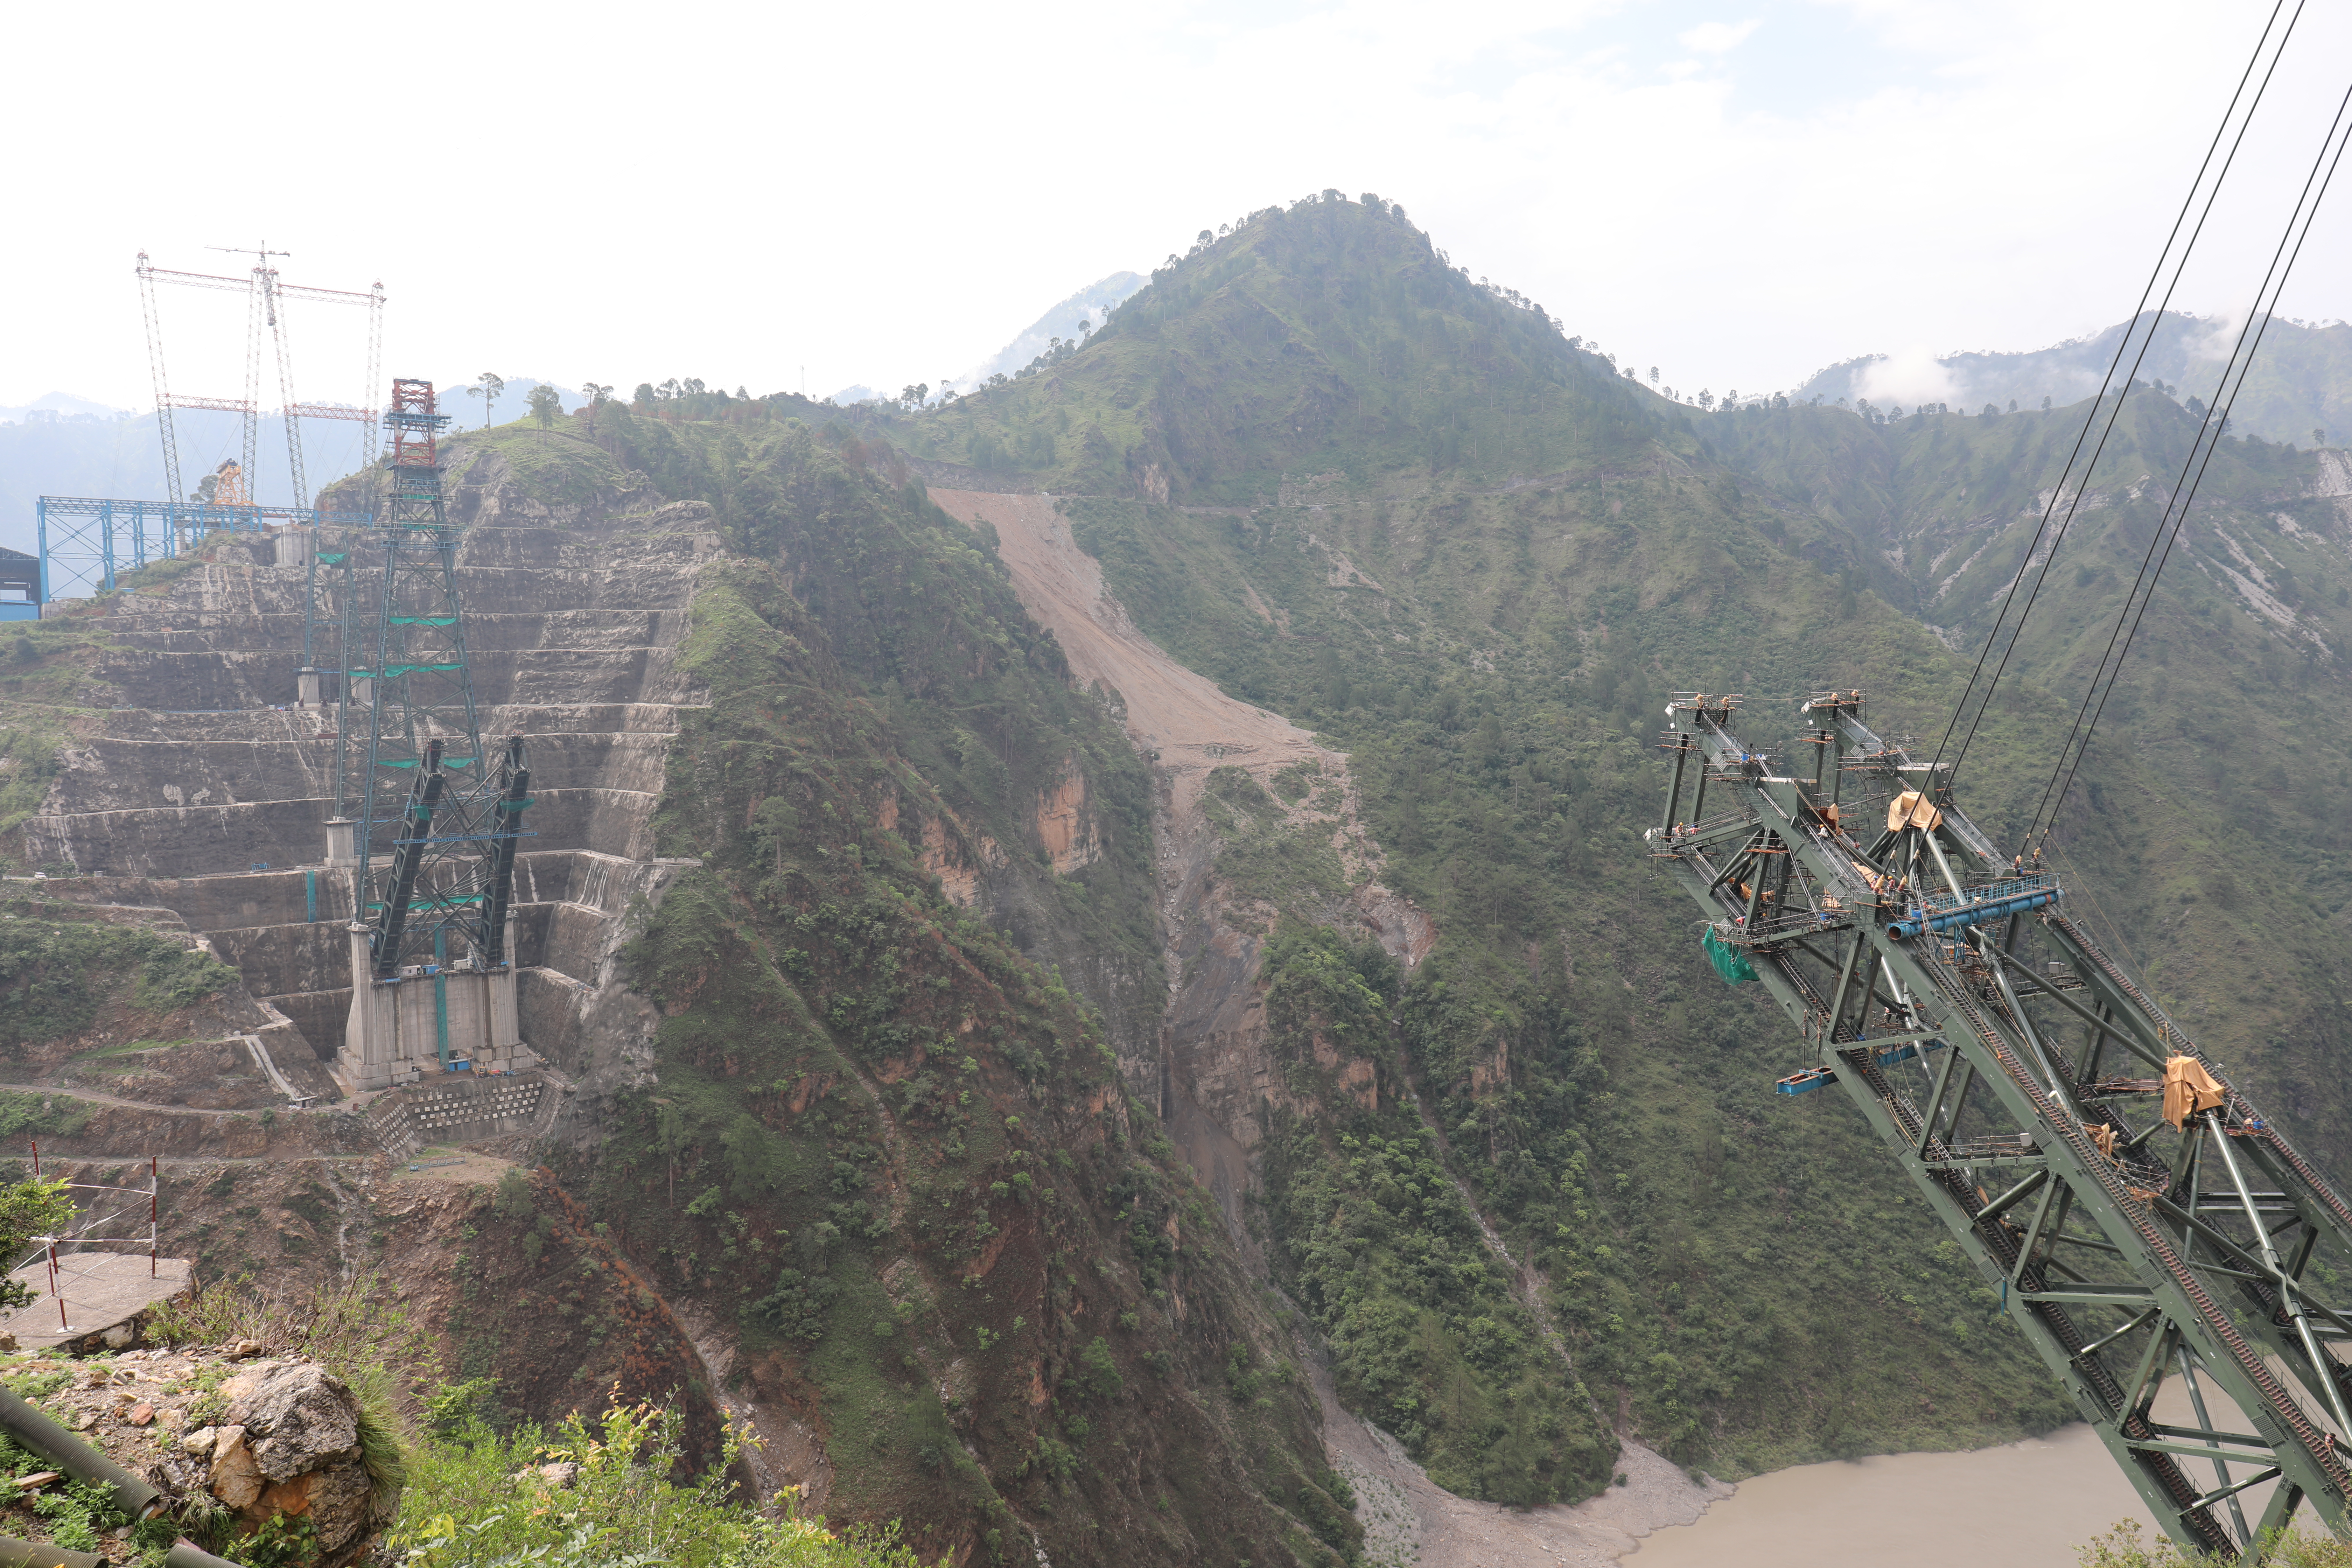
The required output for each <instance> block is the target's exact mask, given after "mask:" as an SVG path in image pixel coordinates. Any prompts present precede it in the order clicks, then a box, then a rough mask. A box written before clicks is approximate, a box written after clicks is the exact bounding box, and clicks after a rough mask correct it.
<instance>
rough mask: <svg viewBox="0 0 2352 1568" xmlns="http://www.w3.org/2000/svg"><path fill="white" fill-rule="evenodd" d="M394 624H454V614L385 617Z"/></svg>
mask: <svg viewBox="0 0 2352 1568" xmlns="http://www.w3.org/2000/svg"><path fill="white" fill-rule="evenodd" d="M385 618H386V619H388V620H390V621H391V622H392V624H393V625H394V626H456V625H457V616H387V617H385Z"/></svg>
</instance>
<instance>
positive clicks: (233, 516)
mask: <svg viewBox="0 0 2352 1568" xmlns="http://www.w3.org/2000/svg"><path fill="white" fill-rule="evenodd" d="M33 517H34V530H35V532H36V534H37V537H38V539H39V542H40V546H39V547H40V556H41V598H42V600H43V601H44V602H47V601H48V600H51V599H55V598H58V597H60V596H63V597H78V596H79V595H81V594H92V593H95V594H110V593H112V592H113V591H114V588H115V579H116V577H117V576H118V575H119V574H121V573H123V572H128V571H133V570H136V569H137V568H139V567H142V566H144V565H147V564H148V563H151V562H155V561H165V560H169V559H171V558H172V557H173V555H175V554H177V553H178V552H180V551H181V550H182V549H189V550H193V549H195V548H196V547H197V546H199V545H201V544H203V543H204V542H205V540H207V539H209V538H211V537H212V536H213V535H214V534H215V533H258V532H261V531H263V530H264V529H267V528H273V527H276V528H284V527H310V528H315V527H317V526H319V525H320V524H321V523H326V524H330V525H333V524H363V523H366V522H368V521H372V520H371V519H370V518H369V516H368V514H366V513H365V512H355V511H321V510H319V509H318V508H316V507H291V506H205V505H204V504H203V503H201V502H197V501H163V500H115V499H111V498H108V497H100V496H42V497H40V498H39V499H38V500H36V501H35V502H34V503H33Z"/></svg>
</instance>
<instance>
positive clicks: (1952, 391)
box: [1790, 310, 2352, 446]
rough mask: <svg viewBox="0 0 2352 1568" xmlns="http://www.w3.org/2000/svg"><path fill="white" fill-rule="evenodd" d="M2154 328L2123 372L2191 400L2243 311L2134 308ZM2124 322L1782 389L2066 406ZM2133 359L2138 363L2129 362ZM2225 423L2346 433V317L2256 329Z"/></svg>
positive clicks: (2013, 407)
mask: <svg viewBox="0 0 2352 1568" xmlns="http://www.w3.org/2000/svg"><path fill="white" fill-rule="evenodd" d="M2137 325H2138V326H2140V327H2143V328H2147V327H2151V326H2152V327H2153V328H2154V338H2155V341H2154V342H2151V343H2149V344H2148V345H2147V353H2146V354H2145V356H2142V355H2141V354H2140V353H2139V344H2138V342H2137V341H2134V342H2131V343H2129V344H2128V345H2127V346H2126V354H2125V356H2124V361H2123V363H2124V365H2125V368H2126V371H2127V372H2128V373H2129V374H2137V375H2138V376H2140V377H2142V378H2144V379H2146V380H2147V381H2150V382H2153V383H2156V384H2159V385H2162V386H2166V387H2168V388H2169V389H2170V390H2171V393H2172V395H2175V396H2177V397H2179V398H2182V399H2184V400H2185V399H2187V398H2191V397H2196V398H2200V399H2201V398H2210V396H2212V395H2213V389H2214V384H2215V379H2216V377H2218V376H2219V375H2220V374H2221V365H2222V363H2223V362H2224V361H2225V360H2226V359H2227V358H2228V357H2229V353H2230V348H2231V343H2232V342H2234V341H2235V340H2236V339H2237V338H2238V336H2239V334H2240V332H2241V331H2242V329H2243V327H2244V322H2243V321H2239V320H2235V319H2232V318H2230V317H2226V316H2222V317H2206V316H2195V315H2190V314H2189V313H2188V312H2186V311H2179V310H2167V311H2165V312H2163V313H2162V314H2161V315H2160V316H2159V315H2158V313H2157V312H2155V311H2148V312H2146V313H2144V314H2142V315H2141V316H2140V317H2139V319H2138V321H2137ZM2125 334H2126V323H2122V322H2118V323H2117V324H2116V325H2115V326H2112V327H2109V328H2106V329H2105V331H2098V332H2094V333H2091V334H2090V335H2088V336H2086V337H2081V338H2075V339H2072V340H2070V341H2069V342H2063V343H2053V344H2052V345H2051V346H2050V347H2048V348H2044V349H2034V350H2031V351H2029V352H2025V353H1999V352H1993V351H1983V352H1976V353H1953V354H1944V355H1940V356H1938V357H1937V359H1936V361H1935V363H1934V367H1933V369H1932V370H1930V369H1927V367H1924V366H1920V365H1917V364H1914V363H1890V362H1889V361H1888V359H1887V356H1885V355H1884V354H1864V355H1863V356H1861V357H1859V358H1856V359H1850V360H1844V361H1842V362H1840V363H1837V364H1833V365H1831V366H1829V367H1827V368H1826V369H1823V370H1821V371H1817V372H1815V373H1814V374H1812V375H1811V377H1809V378H1807V380H1806V381H1805V383H1804V384H1803V385H1802V386H1801V387H1799V388H1798V389H1797V390H1796V391H1795V392H1794V393H1792V394H1790V397H1791V399H1792V400H1793V401H1796V402H1799V403H1810V402H1812V401H1815V400H1816V399H1818V400H1819V401H1821V402H1822V403H1826V404H1831V405H1840V404H1852V403H1854V402H1856V401H1857V400H1862V399H1871V400H1875V401H1876V402H1877V403H1878V404H1879V405H1882V406H1891V405H1903V404H1906V403H1907V404H1915V405H1916V404H1917V403H1918V402H1920V401H1922V400H1935V401H1937V402H1939V403H1940V404H1943V405H1949V406H1950V407H1951V408H1952V409H1954V410H1955V411H1957V412H1963V413H1967V414H1971V415H1973V414H1977V413H1979V412H1981V411H1982V410H1983V408H1984V407H1985V406H1986V405H1988V404H1989V405H1991V406H1992V408H1993V409H1994V410H1995V411H1997V412H2016V411H2018V410H2020V409H2038V408H2042V407H2050V406H2063V405H2068V404H2073V403H2077V402H2080V401H2081V400H2083V399H2084V398H2086V397H2090V396H2092V395H2095V393H2097V392H2098V390H2099V388H2100V386H2101V385H2102V384H2103V383H2104V381H2105V377H2106V375H2107V373H2108V367H2109V365H2110V364H2112V363H2115V360H2116V346H2117V344H2118V343H2120V342H2124V339H2125ZM2134 361H2137V367H2136V368H2135V367H2134ZM2231 418H2232V419H2233V420H2234V421H2235V422H2236V423H2235V425H2234V426H2232V428H2233V429H2242V430H2246V431H2251V432H2252V433H2253V434H2254V435H2257V436H2261V437H2263V438H2265V439H2267V440H2272V441H2294V442H2299V443H2309V444H2311V445H2315V446H2318V445H2325V444H2326V443H2327V442H2330V441H2333V442H2335V443H2336V444H2338V445H2342V444H2344V443H2345V442H2347V441H2352V324H2347V323H2346V322H2343V321H2320V322H2312V321H2287V320H2276V321H2272V322H2271V323H2270V325H2269V326H2268V327H2267V328H2266V329H2265V330H2264V331H2263V339H2262V352H2261V356H2260V357H2259V358H2258V359H2256V360H2255V362H2254V365H2253V369H2252V372H2251V373H2250V374H2248V376H2247V378H2246V385H2245V390H2244V392H2243V393H2242V395H2240V396H2239V398H2238V400H2237V404H2236V406H2235V407H2234V408H2233V410H2232V411H2231Z"/></svg>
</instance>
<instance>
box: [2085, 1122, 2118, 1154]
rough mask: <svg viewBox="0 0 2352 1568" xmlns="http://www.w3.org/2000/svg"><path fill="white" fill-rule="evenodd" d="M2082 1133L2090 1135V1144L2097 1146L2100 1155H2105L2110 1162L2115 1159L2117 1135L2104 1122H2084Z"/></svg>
mask: <svg viewBox="0 0 2352 1568" xmlns="http://www.w3.org/2000/svg"><path fill="white" fill-rule="evenodd" d="M2083 1131H2085V1132H2087V1133H2089V1134H2090V1135H2091V1142H2094V1143H2096V1144H2097V1145H2098V1146H2099V1152H2100V1153H2102V1154H2105V1156H2106V1157H2107V1158H2108V1159H2110V1160H2112V1159H2114V1158H2115V1157H2116V1136H2117V1134H2116V1130H2115V1129H2114V1128H2112V1127H2110V1126H2108V1125H2107V1124H2106V1123H2105V1122H2104V1121H2100V1122H2090V1121H2085V1122H2084V1123H2083Z"/></svg>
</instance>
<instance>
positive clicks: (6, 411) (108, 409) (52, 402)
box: [0, 392, 131, 425]
mask: <svg viewBox="0 0 2352 1568" xmlns="http://www.w3.org/2000/svg"><path fill="white" fill-rule="evenodd" d="M130 412H131V411H130V410H129V409H127V408H116V407H113V406H111V405H108V404H104V403H93V402H91V401H90V400H89V398H87V397H76V396H75V395H73V394H72V393H70V392H51V393H45V394H43V395H41V396H39V397H37V398H35V399H33V401H32V402H30V403H21V404H14V405H11V404H5V403H0V425H17V424H22V423H23V422H25V421H26V420H27V419H44V418H60V419H61V418H68V417H71V416H75V415H84V414H86V415H95V416H100V417H101V418H104V417H110V416H114V415H127V414H129V413H130Z"/></svg>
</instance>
